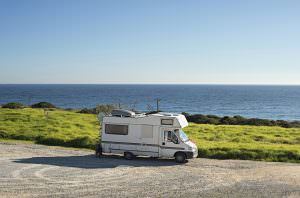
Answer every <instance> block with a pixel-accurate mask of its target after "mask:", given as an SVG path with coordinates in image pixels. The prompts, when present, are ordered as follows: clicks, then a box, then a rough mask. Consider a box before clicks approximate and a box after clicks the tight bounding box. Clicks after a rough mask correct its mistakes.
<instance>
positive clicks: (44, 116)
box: [0, 108, 300, 163]
mask: <svg viewBox="0 0 300 198" xmlns="http://www.w3.org/2000/svg"><path fill="white" fill-rule="evenodd" d="M98 131H99V122H98V120H97V116H96V115H94V114H81V113H76V112H72V111H65V110H59V109H32V108H24V109H6V108H0V139H17V140H29V141H33V142H35V143H39V144H46V145H56V146H68V147H77V148H90V149H94V147H95V145H96V143H97V141H98V136H99V132H98ZM184 131H185V132H186V133H187V134H188V135H189V137H190V139H191V140H192V141H193V142H195V143H196V144H197V146H198V148H199V157H206V158H217V159H249V160H265V161H282V162H297V163H299V162H300V129H299V128H283V127H274V126H272V127H268V126H240V125H211V124H194V123H190V126H189V127H187V128H185V129H184Z"/></svg>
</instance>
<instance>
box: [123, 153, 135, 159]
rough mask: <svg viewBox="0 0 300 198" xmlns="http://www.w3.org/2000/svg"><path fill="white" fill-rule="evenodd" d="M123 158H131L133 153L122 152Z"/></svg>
mask: <svg viewBox="0 0 300 198" xmlns="http://www.w3.org/2000/svg"><path fill="white" fill-rule="evenodd" d="M124 158H125V159H127V160H132V159H133V158H134V155H133V154H132V153H130V152H125V153H124Z"/></svg>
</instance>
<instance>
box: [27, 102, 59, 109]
mask: <svg viewBox="0 0 300 198" xmlns="http://www.w3.org/2000/svg"><path fill="white" fill-rule="evenodd" d="M31 108H44V109H45V108H56V106H54V105H53V104H51V103H49V102H39V103H36V104H33V105H31Z"/></svg>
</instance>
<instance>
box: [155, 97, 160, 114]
mask: <svg viewBox="0 0 300 198" xmlns="http://www.w3.org/2000/svg"><path fill="white" fill-rule="evenodd" d="M160 101H161V99H160V98H157V99H156V111H159V102H160Z"/></svg>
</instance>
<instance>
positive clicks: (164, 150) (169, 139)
mask: <svg viewBox="0 0 300 198" xmlns="http://www.w3.org/2000/svg"><path fill="white" fill-rule="evenodd" d="M160 139H161V141H160V151H159V154H160V157H174V154H175V153H176V152H177V151H178V150H180V149H181V148H180V144H179V140H178V137H177V136H176V135H175V133H174V130H173V129H171V128H161V130H160Z"/></svg>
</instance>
